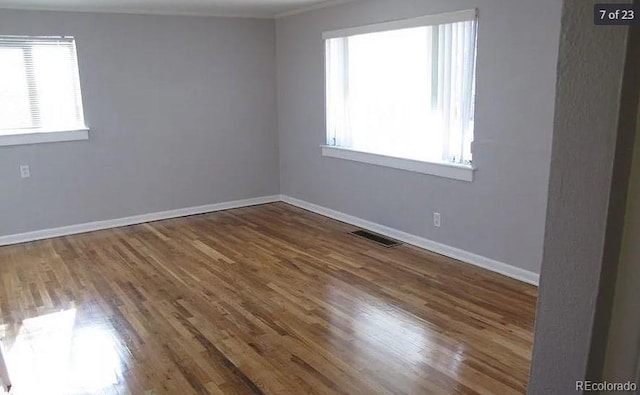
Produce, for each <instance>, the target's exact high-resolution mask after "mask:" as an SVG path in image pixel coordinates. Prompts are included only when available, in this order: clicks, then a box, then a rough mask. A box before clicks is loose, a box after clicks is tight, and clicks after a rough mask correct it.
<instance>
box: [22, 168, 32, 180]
mask: <svg viewBox="0 0 640 395" xmlns="http://www.w3.org/2000/svg"><path fill="white" fill-rule="evenodd" d="M20 177H22V178H29V177H31V170H30V169H29V165H20Z"/></svg>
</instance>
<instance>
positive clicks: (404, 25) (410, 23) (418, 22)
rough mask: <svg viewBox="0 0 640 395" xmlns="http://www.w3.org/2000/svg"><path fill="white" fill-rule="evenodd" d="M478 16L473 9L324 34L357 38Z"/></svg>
mask: <svg viewBox="0 0 640 395" xmlns="http://www.w3.org/2000/svg"><path fill="white" fill-rule="evenodd" d="M477 16H478V10H477V9H475V8H473V9H469V10H461V11H454V12H446V13H443V14H435V15H425V16H420V17H417V18H409V19H399V20H395V21H389V22H382V23H374V24H371V25H364V26H357V27H349V28H346V29H339V30H331V31H327V32H324V33H322V38H323V39H325V40H328V39H331V38H339V37H349V36H355V35H357V34H367V33H378V32H384V31H388V30H398V29H409V28H412V27H420V26H432V25H442V24H445V23H455V22H463V21H471V20H474V19H475V18H476V17H477Z"/></svg>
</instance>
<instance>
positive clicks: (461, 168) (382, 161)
mask: <svg viewBox="0 0 640 395" xmlns="http://www.w3.org/2000/svg"><path fill="white" fill-rule="evenodd" d="M321 147H322V156H326V157H330V158H338V159H346V160H351V161H355V162H362V163H369V164H372V165H378V166H385V167H391V168H394V169H401V170H408V171H413V172H416V173H423V174H430V175H434V176H438V177H444V178H451V179H454V180H460V181H467V182H472V181H473V176H474V172H475V171H476V169H475V168H474V167H472V166H466V165H456V164H452V163H438V162H422V161H419V160H413V159H403V158H396V157H393V156H387V155H380V154H372V153H369V152H362V151H355V150H352V149H349V148H342V147H333V146H328V145H321Z"/></svg>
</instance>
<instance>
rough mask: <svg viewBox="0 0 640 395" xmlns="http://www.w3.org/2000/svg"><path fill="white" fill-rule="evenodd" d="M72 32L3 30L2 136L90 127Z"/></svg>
mask: <svg viewBox="0 0 640 395" xmlns="http://www.w3.org/2000/svg"><path fill="white" fill-rule="evenodd" d="M76 57H77V55H76V46H75V40H74V39H73V37H23V36H0V136H7V135H20V134H28V133H44V132H61V131H73V130H86V126H85V122H84V115H83V110H82V96H81V93H80V79H79V75H78V62H77V59H76Z"/></svg>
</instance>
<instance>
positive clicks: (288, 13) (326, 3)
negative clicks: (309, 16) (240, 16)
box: [275, 0, 354, 19]
mask: <svg viewBox="0 0 640 395" xmlns="http://www.w3.org/2000/svg"><path fill="white" fill-rule="evenodd" d="M352 1H354V0H333V1H324V2H322V3H318V4H312V5H310V6H307V7H301V8H296V9H294V10H291V11H285V12H282V13H280V14H277V15H276V16H275V19H280V18H286V17H288V16H293V15H298V14H303V13H305V12H309V11H315V10H320V9H322V8H327V7H333V6H336V5H341V4H346V3H350V2H352Z"/></svg>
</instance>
